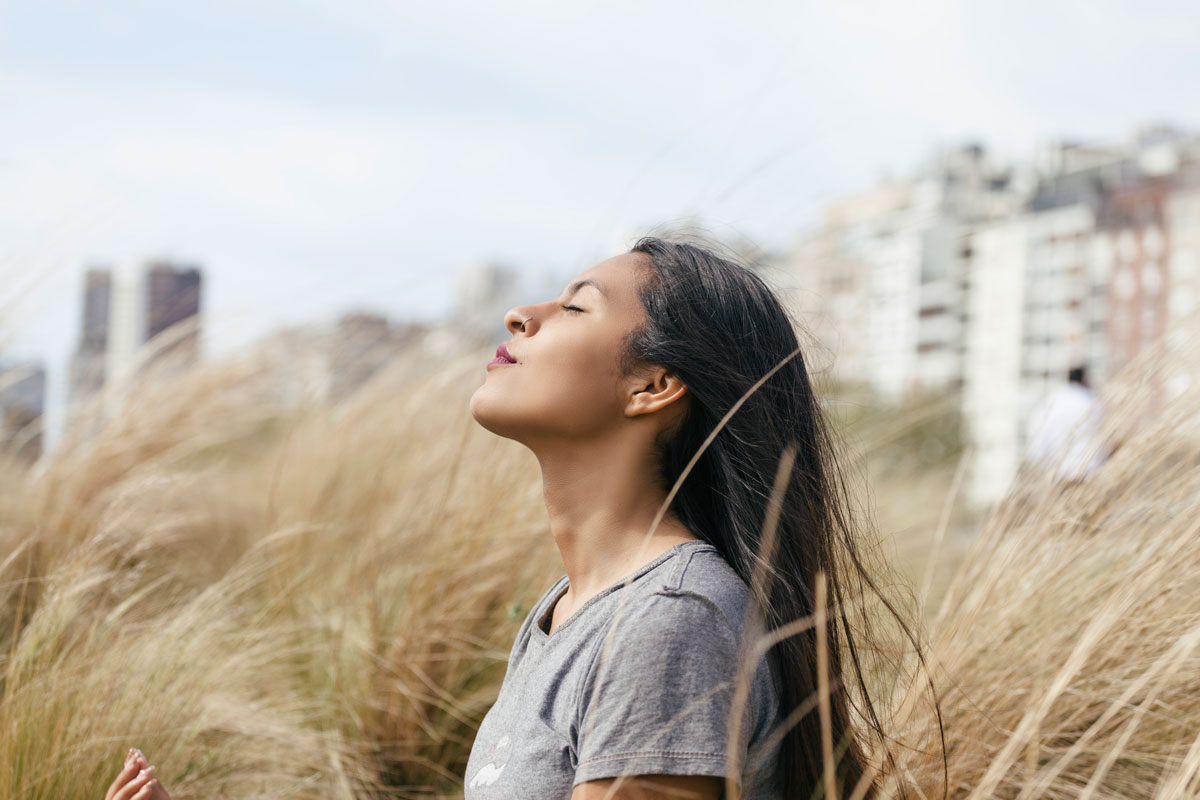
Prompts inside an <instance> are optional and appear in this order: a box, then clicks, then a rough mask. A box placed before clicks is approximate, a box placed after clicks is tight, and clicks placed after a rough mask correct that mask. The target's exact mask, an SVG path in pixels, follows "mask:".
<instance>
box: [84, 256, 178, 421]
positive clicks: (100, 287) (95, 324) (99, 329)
mask: <svg viewBox="0 0 1200 800" xmlns="http://www.w3.org/2000/svg"><path fill="white" fill-rule="evenodd" d="M201 287H202V276H201V272H200V270H199V269H198V268H197V267H194V266H188V265H177V264H174V263H171V262H167V261H162V260H158V261H149V262H146V263H144V264H142V265H139V266H136V267H133V268H126V269H121V268H118V269H115V270H114V269H110V268H92V269H89V270H88V271H87V272H86V273H85V275H84V293H83V319H82V323H81V326H80V339H79V344H78V346H77V347H76V349H75V353H74V354H73V356H72V358H71V366H70V373H71V374H70V379H69V382H68V393H67V401H68V405H69V406H70V407H71V408H74V409H78V408H79V405H80V404H81V403H83V402H84V401H86V400H88V399H89V398H90V397H92V396H94V395H95V394H96V393H97V392H100V391H101V390H102V389H103V390H105V394H106V395H107V397H108V403H116V402H119V401H120V397H121V395H122V394H123V387H124V386H125V385H126V381H128V380H130V379H132V378H134V377H136V376H139V375H142V374H144V373H145V372H146V370H147V369H149V368H150V367H151V366H154V367H155V368H156V369H159V368H166V369H171V370H176V369H181V368H184V367H186V366H188V365H190V364H192V363H194V362H195V361H196V359H197V358H198V357H199V338H200V330H199V322H200V297H201ZM147 344H149V347H146V345H147Z"/></svg>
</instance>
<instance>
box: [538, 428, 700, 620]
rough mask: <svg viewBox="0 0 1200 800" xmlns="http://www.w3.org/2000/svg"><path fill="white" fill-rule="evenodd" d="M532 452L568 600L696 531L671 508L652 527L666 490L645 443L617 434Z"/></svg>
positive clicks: (604, 585)
mask: <svg viewBox="0 0 1200 800" xmlns="http://www.w3.org/2000/svg"><path fill="white" fill-rule="evenodd" d="M534 452H535V454H536V455H537V458H538V462H539V463H540V464H541V468H542V491H543V493H544V495H545V499H546V511H547V513H548V514H549V517H550V531H551V533H552V534H553V535H554V541H555V543H556V544H557V545H558V551H559V554H560V555H561V556H562V560H563V565H564V566H565V567H566V571H567V578H568V580H569V582H570V588H569V589H568V597H569V598H570V599H569V600H568V605H577V604H582V603H583V602H585V601H586V600H587V599H588V598H589V597H591V596H593V595H595V594H596V593H597V592H600V591H601V590H603V589H605V588H607V587H609V586H611V585H612V584H614V583H617V582H618V581H620V580H622V579H623V578H625V577H627V576H628V575H629V574H630V573H632V572H635V571H636V570H637V569H638V568H639V567H642V566H644V565H645V564H648V563H649V562H650V561H653V560H654V559H655V558H657V557H658V556H660V555H662V553H664V552H666V551H667V550H669V549H670V548H671V547H673V546H675V545H676V544H679V543H680V542H683V541H687V540H690V539H695V538H696V536H695V535H693V534H692V533H691V532H690V531H689V530H688V529H687V528H686V527H685V526H684V525H683V524H682V523H681V522H679V520H678V519H676V518H675V517H674V515H672V514H668V515H666V516H664V517H663V519H662V520H661V522H660V523H659V524H658V525H657V527H656V528H655V530H654V531H653V532H650V526H651V525H652V524H653V522H654V519H655V515H656V514H657V513H658V510H659V508H660V507H661V505H662V503H663V501H664V500H665V499H666V491H665V490H664V489H662V488H660V486H659V480H658V476H657V469H656V466H655V464H654V463H653V460H652V458H651V457H650V447H649V442H642V441H640V440H637V439H636V438H635V437H631V436H625V437H621V436H618V437H610V438H607V439H606V440H604V441H602V442H599V443H597V442H588V443H586V444H581V443H579V442H570V443H567V444H565V445H560V446H553V447H551V446H547V447H540V448H535V449H534ZM648 532H650V533H649V536H647V533H648Z"/></svg>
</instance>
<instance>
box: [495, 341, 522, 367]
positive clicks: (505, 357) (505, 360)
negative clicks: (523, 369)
mask: <svg viewBox="0 0 1200 800" xmlns="http://www.w3.org/2000/svg"><path fill="white" fill-rule="evenodd" d="M516 363H517V360H516V359H515V358H513V357H512V354H511V353H509V352H508V348H507V347H506V346H504V345H503V344H502V345H500V346H499V347H497V348H496V357H495V358H493V359H492V360H491V361H489V362H488V366H489V367H491V366H494V365H498V364H516Z"/></svg>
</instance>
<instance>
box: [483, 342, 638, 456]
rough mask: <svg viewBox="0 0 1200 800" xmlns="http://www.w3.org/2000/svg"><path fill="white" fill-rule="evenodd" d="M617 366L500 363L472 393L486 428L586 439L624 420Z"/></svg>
mask: <svg viewBox="0 0 1200 800" xmlns="http://www.w3.org/2000/svg"><path fill="white" fill-rule="evenodd" d="M617 378H618V375H617V373H616V370H615V368H613V367H610V366H609V365H607V364H605V363H603V362H598V360H597V359H593V360H591V361H590V362H584V361H581V360H574V361H571V362H568V363H564V364H555V363H552V362H550V361H549V360H548V359H544V360H541V361H539V362H538V363H537V364H528V365H527V364H522V365H519V366H514V367H499V368H496V369H495V370H493V371H492V372H491V373H489V374H488V376H487V378H486V380H485V381H484V384H483V385H482V386H480V387H479V388H478V389H476V390H475V393H474V394H473V395H472V396H471V414H472V415H473V416H474V417H475V419H476V421H477V422H479V424H480V425H482V426H483V427H484V428H487V429H488V430H490V431H492V432H493V433H496V434H499V435H501V436H507V437H509V438H513V439H530V438H533V437H538V436H562V437H568V438H570V437H585V436H589V435H594V434H596V433H598V432H602V431H603V430H605V429H606V428H609V427H611V426H613V425H615V424H617V423H618V422H619V421H620V420H621V419H623V417H624V414H623V413H622V408H621V403H620V399H619V396H618V390H617V386H618V381H617Z"/></svg>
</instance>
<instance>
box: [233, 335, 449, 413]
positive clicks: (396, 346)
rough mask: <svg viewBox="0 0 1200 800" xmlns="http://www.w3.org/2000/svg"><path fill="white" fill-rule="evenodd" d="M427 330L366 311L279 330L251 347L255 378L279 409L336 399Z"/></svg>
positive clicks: (414, 343)
mask: <svg viewBox="0 0 1200 800" xmlns="http://www.w3.org/2000/svg"><path fill="white" fill-rule="evenodd" d="M430 334H431V330H430V329H429V328H428V327H427V326H425V325H421V324H419V323H414V322H397V321H394V320H389V319H388V318H387V317H386V316H383V315H381V314H376V313H373V312H367V311H354V312H350V313H347V314H344V315H342V316H341V317H340V318H339V319H337V320H336V321H335V322H334V323H332V324H328V323H325V324H320V323H313V324H308V325H300V326H294V327H289V328H283V329H280V330H278V331H275V332H274V333H272V334H270V335H268V336H267V337H265V338H264V339H262V340H261V341H260V342H258V344H257V347H256V350H257V352H258V353H259V355H260V357H261V358H262V359H263V360H262V364H263V367H262V369H261V371H260V374H259V375H258V378H259V380H260V381H261V385H262V387H263V391H264V393H265V394H266V397H265V398H264V399H266V400H268V401H270V402H272V403H277V404H279V405H281V406H284V407H296V406H301V405H306V404H309V403H323V402H335V403H336V402H339V401H341V400H344V399H345V398H347V397H349V396H350V395H352V394H353V393H354V392H356V391H357V390H358V389H360V388H361V387H362V386H364V385H365V384H366V383H367V382H369V381H370V380H371V379H372V378H374V377H375V376H376V375H377V374H378V373H379V372H381V371H382V370H383V369H384V368H386V367H388V366H389V365H390V364H392V362H394V361H395V360H396V359H397V358H398V357H400V356H401V355H403V354H404V353H406V352H410V351H412V350H413V349H415V348H417V347H418V345H423V344H424V343H425V340H426V339H427V338H428V337H429V335H430ZM420 349H421V350H422V352H425V348H424V347H423V346H422V347H421V348H420Z"/></svg>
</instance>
